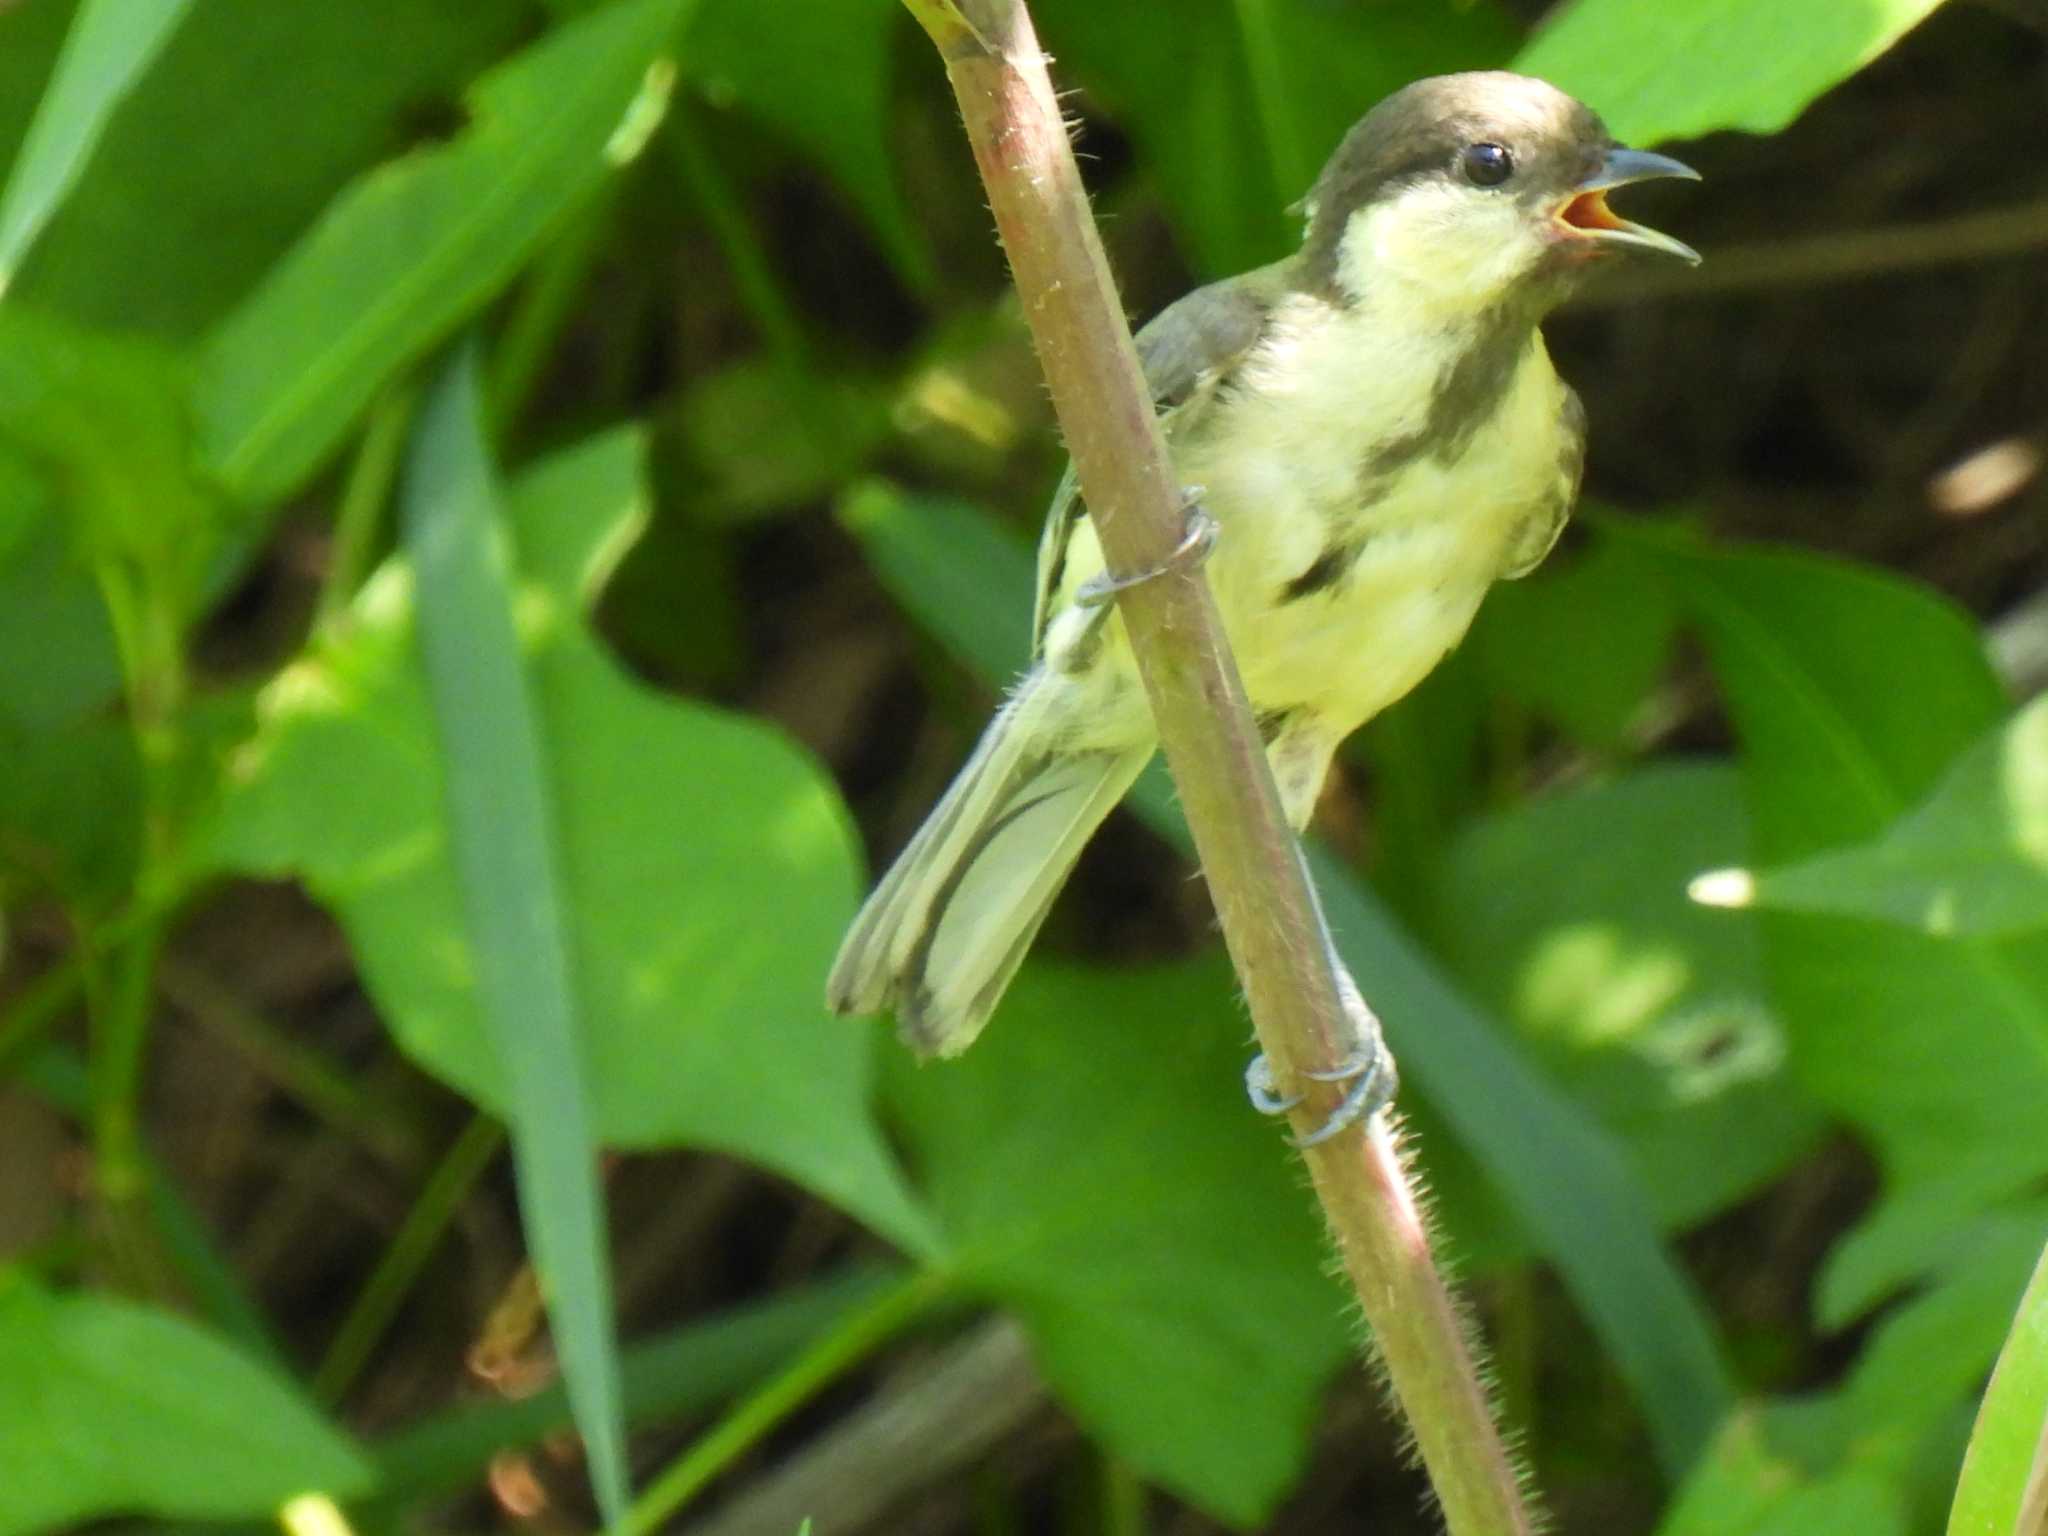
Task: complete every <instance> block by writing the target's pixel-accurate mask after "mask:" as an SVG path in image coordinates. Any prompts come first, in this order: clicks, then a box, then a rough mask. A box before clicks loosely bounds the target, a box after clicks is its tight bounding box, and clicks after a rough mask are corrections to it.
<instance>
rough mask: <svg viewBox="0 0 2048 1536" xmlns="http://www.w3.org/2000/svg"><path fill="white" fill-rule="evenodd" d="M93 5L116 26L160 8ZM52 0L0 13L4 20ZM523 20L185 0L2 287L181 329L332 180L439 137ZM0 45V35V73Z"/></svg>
mask: <svg viewBox="0 0 2048 1536" xmlns="http://www.w3.org/2000/svg"><path fill="white" fill-rule="evenodd" d="M107 8H108V9H109V10H111V11H114V12H116V13H118V15H119V16H120V18H121V20H122V21H123V22H124V23H125V22H128V21H131V20H132V19H134V18H136V17H138V16H145V15H146V16H149V17H151V18H157V17H159V16H160V15H168V14H169V13H170V12H172V11H173V10H175V9H177V8H178V7H177V6H174V5H171V4H159V3H157V0H145V3H144V4H142V5H135V4H132V3H127V0H107ZM65 9H66V8H65V6H64V5H63V4H61V3H57V4H48V3H43V0H37V3H34V4H28V5H19V6H12V7H7V8H5V18H4V24H5V25H6V26H7V27H9V28H15V29H17V30H18V28H19V23H17V22H16V20H15V18H16V16H20V17H22V18H23V20H24V21H25V20H27V19H28V18H30V17H35V16H50V15H55V16H58V17H61V16H62V15H63V14H64V12H65ZM528 26H529V8H528V6H527V5H525V4H524V3H523V0H464V3H463V4H461V5H448V4H446V3H445V0H349V3H348V4H346V5H277V4H274V3H273V0H205V4H203V5H194V6H191V7H189V14H187V15H186V16H185V19H184V20H183V21H182V22H181V23H180V24H179V26H178V28H177V31H176V34H175V35H173V36H172V37H171V38H170V39H169V41H168V43H167V44H166V45H165V46H164V48H163V50H162V52H161V53H160V54H159V55H158V58H157V60H156V62H155V64H154V65H153V66H151V68H150V69H149V71H148V72H147V73H146V74H145V75H143V76H142V77H141V78H140V80H138V81H137V82H135V84H134V86H133V89H132V90H130V91H129V92H128V94H127V96H126V97H125V99H124V100H122V101H121V103H120V104H119V108H118V110H117V111H115V112H113V113H112V114H111V116H110V118H109V120H108V121H107V123H106V124H105V132H104V133H103V134H102V135H101V137H100V139H99V143H98V147H97V148H96V149H95V150H94V152H93V155H92V158H91V161H90V163H89V164H87V165H86V166H85V168H84V174H83V176H82V177H81V178H80V180H79V181H78V183H77V185H76V186H75V187H74V188H73V189H72V190H71V192H70V194H69V196H68V197H67V198H66V200H65V202H64V205H63V207H62V208H61V209H60V210H59V211H58V212H57V215H56V217H55V218H54V219H53V220H51V222H50V224H49V226H48V227H47V229H46V230H45V231H44V233H43V235H42V237H41V238H40V239H39V240H38V241H37V244H36V247H35V249H34V250H33V251H31V252H30V253H29V256H28V259H27V261H26V263H25V264H24V265H23V266H22V268H21V271H20V275H19V280H18V282H17V283H16V285H15V288H14V296H15V297H18V298H22V299H26V300H28V301H29V302H31V303H35V304H39V305H44V306H47V307H49V308H51V309H55V310H59V311H61V312H63V313H64V314H67V315H70V316H72V317H74V318H76V319H79V320H82V321H86V322H89V323H91V324H94V325H104V326H111V327H118V328H121V329H140V330H147V331H151V332H153V333H157V334H162V335H166V336H170V337H173V338H176V339H179V340H183V339H186V338H189V337H192V336H194V335H197V334H198V333H199V332H200V331H202V330H203V329H204V328H205V327H206V326H207V325H208V324H210V323H211V322H212V321H214V320H216V319H218V318H219V317H220V316H221V315H222V314H223V313H224V312H226V311H227V310H228V309H229V308H231V307H232V306H233V305H234V304H235V302H236V301H237V300H238V299H240V298H241V297H242V295H243V294H244V293H245V291H246V290H247V289H248V288H249V287H250V286H251V285H252V284H253V283H255V282H256V280H257V279H258V278H260V277H261V276H262V275H263V273H264V271H265V270H266V269H267V268H268V267H270V265H271V264H272V263H273V262H275V261H276V260H277V259H278V258H279V257H280V256H282V255H283V254H284V253H285V251H286V250H288V249H289V248H290V246H291V244H292V242H293V240H294V239H296V238H297V237H298V236H299V235H300V234H301V233H303V232H304V230H305V228H306V226H307V224H308V223H310V222H311V221H312V219H313V218H314V217H315V216H316V215H317V214H318V213H319V212H320V210H321V209H322V208H323V207H324V206H326V204H327V203H328V201H329V200H330V199H331V198H332V197H333V196H334V195H335V194H336V193H338V192H339V191H340V190H341V189H342V187H343V186H345V185H346V184H347V182H348V180H349V178H350V177H352V176H354V175H356V174H358V173H359V172H361V171H363V170H365V169H366V168H368V167H369V166H371V165H374V164H376V163H377V162H378V161H379V160H382V159H385V158H388V157H389V156H391V155H393V154H395V153H398V152H401V151H403V150H405V149H407V148H410V147H412V146H413V145H416V144H418V143H421V142H422V141H424V140H428V139H430V138H432V137H433V136H436V135H438V134H440V133H443V132H445V131H446V128H447V122H448V121H449V120H453V119H455V118H457V117H458V116H459V111H458V108H457V106H456V101H457V97H458V95H459V93H460V91H461V89H462V87H463V86H464V85H465V84H467V83H468V81H469V80H470V79H471V78H472V77H473V76H474V75H475V74H476V73H477V72H478V71H479V70H482V69H484V68H485V67H487V66H488V65H489V64H490V63H491V62H492V60H494V59H496V58H497V57H499V56H500V55H501V54H502V53H503V52H504V51H505V50H506V49H508V48H510V47H512V46H514V45H515V44H516V43H517V42H518V41H519V40H520V39H521V37H522V36H523V35H525V33H526V32H527V30H528ZM133 30H134V31H136V32H138V33H139V32H141V31H143V30H144V29H143V28H140V27H136V28H134V29H133ZM14 47H15V44H14V42H13V40H12V39H11V37H0V69H4V68H5V64H6V62H11V61H9V60H8V55H9V53H10V52H11V50H12V49H13V48H14ZM6 85H7V80H6V79H5V77H4V76H0V98H4V95H5V87H6ZM29 99H30V100H33V99H34V98H33V93H32V92H31V93H30V95H29ZM173 144H174V145H176V146H177V153H175V154H167V153H166V152H165V146H166V145H173Z"/></svg>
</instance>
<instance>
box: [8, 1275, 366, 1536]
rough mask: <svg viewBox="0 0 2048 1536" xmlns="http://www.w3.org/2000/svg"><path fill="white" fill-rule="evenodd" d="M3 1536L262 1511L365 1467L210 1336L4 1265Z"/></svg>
mask: <svg viewBox="0 0 2048 1536" xmlns="http://www.w3.org/2000/svg"><path fill="white" fill-rule="evenodd" d="M0 1380H5V1381H6V1383H7V1389H6V1390H5V1391H4V1392H0V1533H4V1536H15V1533H27V1532H34V1531H47V1530H52V1529H56V1528H59V1527H62V1526H66V1525H70V1524H72V1523H74V1522H76V1521H80V1520H86V1519H91V1518H95V1517H104V1516H108V1515H118V1514H150V1515H160V1516H167V1517H176V1518H184V1519H233V1518H244V1519H260V1518H262V1517H264V1516H266V1515H268V1514H269V1513H270V1512H271V1511H273V1510H274V1509H275V1508H276V1507H277V1506H278V1505H279V1504H281V1503H282V1502H284V1500H286V1499H288V1498H291V1497H292V1496H294V1495H295V1494H301V1493H312V1492H322V1493H328V1494H333V1495H336V1496H346V1495H349V1494H352V1493H356V1492H358V1491H360V1490H362V1489H363V1488H364V1487H366V1486H367V1485H368V1483H369V1481H370V1475H371V1474H370V1468H369V1466H368V1464H367V1463H366V1462H365V1461H364V1460H363V1458H362V1456H361V1455H360V1453H359V1452H358V1451H357V1450H356V1448H355V1447H354V1446H353V1445H352V1444H351V1443H350V1442H349V1440H348V1438H347V1437H346V1436H345V1435H343V1434H342V1433H341V1432H340V1431H339V1430H337V1429H335V1428H333V1427H332V1426H331V1425H329V1424H327V1423H326V1422H325V1421H323V1420H322V1419H321V1417H320V1415H319V1413H318V1412H317V1411H316V1410H315V1409H314V1407H313V1406H312V1404H311V1403H309V1402H307V1401H306V1400H305V1399H304V1398H302V1397H301V1396H300V1395H299V1394H298V1392H297V1391H296V1390H294V1389H293V1388H292V1387H291V1386H290V1385H289V1384H287V1383H286V1382H285V1381H284V1380H282V1379H280V1378H279V1377H277V1376H275V1375H273V1374H271V1373H270V1372H269V1371H268V1370H266V1369H264V1368H263V1367H261V1366H258V1365H256V1364H254V1363H252V1362H251V1361H249V1360H247V1359H245V1358H243V1357H242V1356H241V1355H239V1354H237V1353H236V1352H235V1351H234V1350H233V1349H232V1348H230V1347H229V1346H228V1345H227V1344H225V1343H223V1342H222V1341H221V1340H219V1339H217V1338H215V1337H214V1336H213V1335H211V1334H209V1333H206V1332H204V1331H203V1330H201V1329H199V1328H195V1327H194V1326H192V1325H191V1324H190V1323H187V1322H185V1321H183V1320H182V1319H180V1318H177V1317H173V1316H171V1315H170V1314H168V1313H164V1312H159V1311H155V1310H152V1309H150V1308H147V1307H140V1306H136V1305H134V1304H133V1303H130V1302H126V1301H118V1300H115V1299H113V1298H111V1297H105V1296H83V1295H77V1296H59V1295H52V1294H50V1293H49V1292H46V1291H43V1290H41V1289H39V1288H38V1287H36V1286H35V1285H33V1284H32V1283H30V1282H29V1281H28V1280H27V1279H25V1278H24V1277H22V1276H21V1275H19V1274H14V1273H10V1272H7V1271H4V1270H0Z"/></svg>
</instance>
